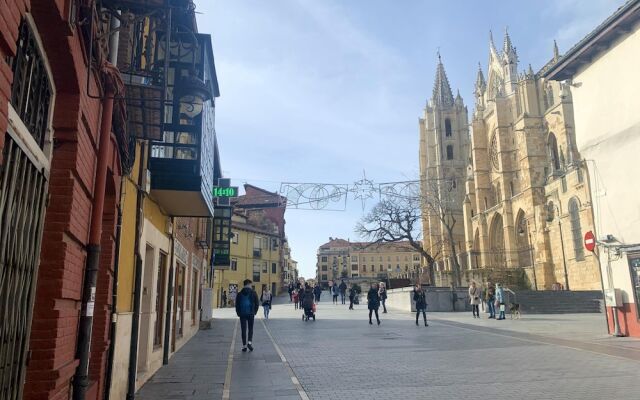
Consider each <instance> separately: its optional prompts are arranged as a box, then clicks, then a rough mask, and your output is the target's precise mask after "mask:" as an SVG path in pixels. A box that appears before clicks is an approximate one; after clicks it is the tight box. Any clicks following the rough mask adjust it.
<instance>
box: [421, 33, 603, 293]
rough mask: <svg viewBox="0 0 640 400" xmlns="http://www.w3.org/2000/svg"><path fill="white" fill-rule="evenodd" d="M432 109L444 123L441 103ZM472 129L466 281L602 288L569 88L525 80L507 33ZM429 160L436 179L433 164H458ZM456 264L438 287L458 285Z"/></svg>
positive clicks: (441, 271) (492, 60)
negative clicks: (590, 241) (590, 240)
mask: <svg viewBox="0 0 640 400" xmlns="http://www.w3.org/2000/svg"><path fill="white" fill-rule="evenodd" d="M553 57H554V58H553V59H552V60H551V61H550V63H549V64H548V65H550V64H551V63H553V62H554V60H557V59H558V57H559V53H558V50H557V47H555V46H554V56H553ZM438 68H440V65H439V66H438ZM544 68H547V66H545V67H543V70H544ZM437 84H438V78H437V79H436V85H437ZM447 85H448V83H447ZM449 91H450V90H449ZM434 93H435V90H434ZM457 102H459V103H460V104H462V100H461V99H460V100H457ZM433 103H434V100H433V99H432V104H433ZM454 106H455V104H454ZM433 108H434V109H435V110H436V112H435V113H433V115H436V116H437V110H438V105H437V104H435V107H433ZM427 110H429V107H427ZM428 115H429V114H428ZM421 124H422V123H421ZM471 127H472V132H471V135H470V148H469V152H468V153H467V155H466V160H465V161H466V178H465V181H466V182H465V184H464V190H465V195H464V199H463V200H462V203H461V205H462V211H463V216H464V217H463V220H464V243H462V244H460V243H458V246H459V247H460V248H461V249H463V251H462V252H461V254H459V255H458V260H459V264H460V265H461V268H462V270H463V276H464V278H465V279H464V280H466V281H470V280H472V279H474V280H479V281H494V282H495V281H500V282H504V283H506V284H508V285H511V286H519V287H532V288H534V287H535V288H538V289H551V288H559V287H564V288H565V289H572V290H588V289H596V288H600V275H599V272H598V264H597V260H596V258H595V257H594V256H593V255H592V254H591V253H588V252H586V251H585V250H584V247H583V244H582V238H583V235H584V233H585V232H587V231H589V230H592V229H593V216H592V215H593V214H592V209H591V197H590V194H589V188H588V182H587V179H586V164H585V162H584V160H583V159H582V158H581V156H580V154H579V153H578V151H577V148H576V145H575V143H576V141H575V131H574V129H573V127H574V123H573V105H572V95H571V90H570V87H569V86H568V85H566V84H560V83H558V82H550V81H547V80H545V79H544V78H542V77H541V74H540V72H538V73H534V72H533V69H532V68H531V66H529V68H528V69H527V71H526V72H524V73H520V72H519V71H518V55H517V53H516V50H515V47H514V46H513V45H512V43H511V38H510V37H509V35H508V33H506V34H505V37H504V42H503V47H502V51H498V50H497V48H496V46H495V45H494V43H493V39H492V38H491V39H490V41H489V65H488V73H487V78H486V79H485V76H484V74H483V72H482V70H481V69H479V70H478V74H477V80H476V86H475V110H474V112H473V115H472V120H471ZM427 132H428V131H427ZM433 133H434V134H435V135H436V136H437V137H440V136H441V132H438V131H437V130H435V131H433ZM445 134H446V132H445ZM421 136H422V132H421ZM421 147H422V137H421ZM425 161H426V162H423V161H422V160H421V166H422V165H424V166H426V167H427V168H421V172H422V174H423V175H425V176H426V177H427V178H428V177H429V167H431V166H432V165H436V166H440V165H441V166H446V162H447V161H449V160H443V159H442V157H440V158H438V157H435V158H433V159H429V153H427V159H426V160H425ZM457 171H458V170H456V172H457ZM456 199H457V202H456V203H455V206H454V210H455V211H457V208H455V207H457V206H458V204H460V203H458V202H459V201H460V200H459V198H457V197H456ZM427 236H430V237H431V239H429V241H431V242H434V241H435V240H440V241H442V235H439V234H438V232H437V231H436V233H435V235H434V234H433V232H431V231H425V237H427ZM434 236H435V237H434ZM456 238H458V237H456ZM451 265H452V263H451V256H450V255H449V254H447V253H444V257H443V259H442V260H441V261H439V262H438V261H437V265H436V271H437V272H436V276H437V277H438V279H437V280H436V283H437V284H441V285H446V284H449V283H450V279H449V280H448V277H450V276H451V274H450V272H449V271H451ZM462 283H463V284H464V283H466V282H462Z"/></svg>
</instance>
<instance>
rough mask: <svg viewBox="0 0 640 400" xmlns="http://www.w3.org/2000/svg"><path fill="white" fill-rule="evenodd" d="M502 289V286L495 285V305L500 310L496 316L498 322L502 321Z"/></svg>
mask: <svg viewBox="0 0 640 400" xmlns="http://www.w3.org/2000/svg"><path fill="white" fill-rule="evenodd" d="M504 300H505V298H504V289H503V288H502V285H501V284H499V283H496V305H497V306H498V307H500V308H499V310H500V314H499V315H498V318H497V319H498V320H502V319H504V318H505V317H504V308H505V307H504Z"/></svg>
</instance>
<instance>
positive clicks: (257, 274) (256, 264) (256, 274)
mask: <svg viewBox="0 0 640 400" xmlns="http://www.w3.org/2000/svg"><path fill="white" fill-rule="evenodd" d="M253 281H254V282H260V261H254V262H253Z"/></svg>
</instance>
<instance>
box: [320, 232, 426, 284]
mask: <svg viewBox="0 0 640 400" xmlns="http://www.w3.org/2000/svg"><path fill="white" fill-rule="evenodd" d="M422 266H423V265H422V257H421V256H420V252H418V251H417V250H416V249H414V248H413V247H411V246H410V245H409V243H408V242H398V243H381V244H375V245H373V244H371V243H363V242H350V241H348V240H344V239H338V238H329V242H327V243H325V244H323V245H322V246H320V248H319V249H318V263H317V274H316V276H317V280H318V282H319V283H320V284H321V285H322V286H324V287H326V286H328V283H329V281H330V280H334V281H339V280H340V279H347V278H365V279H366V278H371V279H386V278H404V279H416V278H417V276H418V274H419V273H420V272H421V270H422Z"/></svg>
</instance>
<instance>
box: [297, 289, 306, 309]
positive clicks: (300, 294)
mask: <svg viewBox="0 0 640 400" xmlns="http://www.w3.org/2000/svg"><path fill="white" fill-rule="evenodd" d="M305 285H306V284H305ZM304 289H305V286H302V285H300V289H298V308H300V309H302V302H303V301H304Z"/></svg>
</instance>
